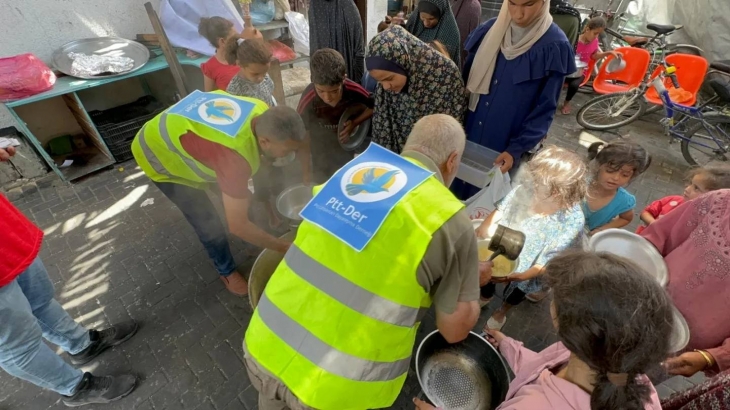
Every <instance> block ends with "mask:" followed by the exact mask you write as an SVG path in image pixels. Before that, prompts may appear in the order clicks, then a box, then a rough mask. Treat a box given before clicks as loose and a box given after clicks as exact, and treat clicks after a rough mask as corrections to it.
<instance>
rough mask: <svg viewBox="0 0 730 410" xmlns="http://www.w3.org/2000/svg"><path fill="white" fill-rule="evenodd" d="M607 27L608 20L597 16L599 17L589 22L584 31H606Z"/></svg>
mask: <svg viewBox="0 0 730 410" xmlns="http://www.w3.org/2000/svg"><path fill="white" fill-rule="evenodd" d="M606 26H607V23H606V19H604V18H603V17H601V16H597V17H593V18H592V19H590V20H588V22H587V23H586V26H585V29H584V30H596V29H599V28H604V29H605V28H606Z"/></svg>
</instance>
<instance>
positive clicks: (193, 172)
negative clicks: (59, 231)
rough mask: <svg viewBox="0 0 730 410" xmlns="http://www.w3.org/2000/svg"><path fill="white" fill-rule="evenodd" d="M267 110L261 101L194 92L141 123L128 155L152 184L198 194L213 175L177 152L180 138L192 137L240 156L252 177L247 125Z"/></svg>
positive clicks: (254, 160)
mask: <svg viewBox="0 0 730 410" xmlns="http://www.w3.org/2000/svg"><path fill="white" fill-rule="evenodd" d="M268 108H269V106H268V105H267V104H266V103H264V102H262V101H259V100H256V99H253V98H246V97H238V96H234V95H230V94H227V93H225V92H223V91H213V92H211V93H203V92H200V91H195V92H193V93H191V94H190V95H188V96H187V97H185V98H184V99H182V100H181V101H179V102H178V103H177V104H175V105H173V106H172V107H170V108H168V109H166V110H165V111H163V112H162V113H160V114H159V115H157V116H156V117H155V118H153V119H151V120H150V121H149V122H147V123H146V124H145V125H144V126H143V127H142V129H140V130H139V132H138V133H137V136H136V137H135V138H134V141H132V154H133V155H134V159H135V160H136V161H137V164H138V165H139V166H140V168H142V170H143V171H144V173H145V174H146V175H147V176H148V177H150V179H152V180H153V181H155V182H174V183H178V184H183V185H188V186H191V187H193V188H202V187H204V186H205V185H207V184H208V183H210V182H214V181H215V172H213V170H211V169H210V168H208V167H206V166H205V165H203V164H202V163H200V162H199V161H197V160H196V159H195V158H193V157H192V156H191V155H190V154H189V153H187V152H186V151H185V150H184V149H183V147H182V144H181V143H180V137H181V136H182V135H184V134H185V133H187V132H188V131H192V132H193V133H195V134H197V135H198V136H199V137H200V138H204V139H206V140H209V141H212V142H215V143H217V144H220V145H223V146H225V147H228V148H230V149H232V150H233V151H236V152H237V153H239V154H241V156H242V157H244V158H245V159H246V161H248V163H249V165H250V166H251V172H252V174H255V173H256V171H258V168H259V162H260V158H259V149H258V143H257V142H256V137H254V135H253V131H252V130H251V120H252V119H253V118H254V117H257V116H259V115H261V114H263V113H264V111H266V110H267V109H268ZM216 115H219V117H218V116H216Z"/></svg>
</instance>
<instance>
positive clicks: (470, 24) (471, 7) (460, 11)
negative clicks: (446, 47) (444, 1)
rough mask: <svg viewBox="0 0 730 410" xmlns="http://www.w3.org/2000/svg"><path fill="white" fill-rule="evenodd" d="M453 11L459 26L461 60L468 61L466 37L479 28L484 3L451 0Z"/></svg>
mask: <svg viewBox="0 0 730 410" xmlns="http://www.w3.org/2000/svg"><path fill="white" fill-rule="evenodd" d="M450 2H451V12H452V13H454V18H455V19H456V25H457V27H459V37H460V43H459V44H460V45H459V50H460V52H461V53H460V56H461V62H462V63H463V62H464V61H466V50H465V49H464V44H466V38H467V37H469V34H471V32H472V31H474V29H476V28H477V26H478V25H479V22H480V21H481V17H482V5H481V3H480V2H479V0H450Z"/></svg>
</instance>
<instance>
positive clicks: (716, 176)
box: [687, 162, 730, 191]
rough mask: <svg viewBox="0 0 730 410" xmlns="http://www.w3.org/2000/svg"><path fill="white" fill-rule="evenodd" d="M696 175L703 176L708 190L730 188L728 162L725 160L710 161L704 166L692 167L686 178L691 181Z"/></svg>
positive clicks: (729, 167) (729, 165)
mask: <svg viewBox="0 0 730 410" xmlns="http://www.w3.org/2000/svg"><path fill="white" fill-rule="evenodd" d="M696 175H702V176H703V177H704V178H705V184H706V185H707V186H706V187H705V188H706V189H707V190H708V191H717V190H718V189H730V164H728V163H726V162H710V163H709V164H707V165H705V166H704V167H700V168H693V169H691V170H690V171H689V173H688V174H687V179H689V180H690V181H691V180H692V178H694V177H695V176H696Z"/></svg>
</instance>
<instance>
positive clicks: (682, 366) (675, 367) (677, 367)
mask: <svg viewBox="0 0 730 410" xmlns="http://www.w3.org/2000/svg"><path fill="white" fill-rule="evenodd" d="M708 354H709V353H708ZM706 367H707V360H705V358H704V356H702V354H701V353H698V352H686V353H682V354H681V355H679V356H677V357H672V358H671V359H667V361H665V362H664V368H665V369H667V372H668V373H669V374H674V375H679V376H685V377H691V376H692V375H694V374H695V373H697V372H701V371H702V370H705V368H706Z"/></svg>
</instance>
